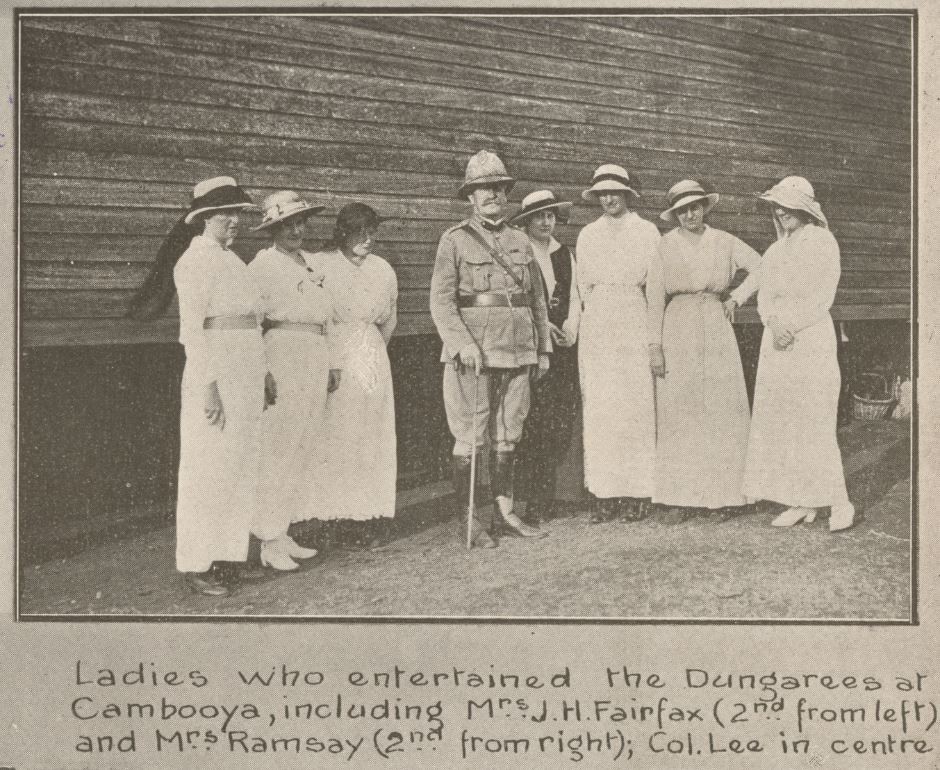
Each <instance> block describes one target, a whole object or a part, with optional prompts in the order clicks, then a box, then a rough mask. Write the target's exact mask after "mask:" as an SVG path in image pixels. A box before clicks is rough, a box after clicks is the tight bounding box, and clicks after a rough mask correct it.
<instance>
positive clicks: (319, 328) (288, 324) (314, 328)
mask: <svg viewBox="0 0 940 770" xmlns="http://www.w3.org/2000/svg"><path fill="white" fill-rule="evenodd" d="M265 326H266V327H267V328H268V329H290V330H291V331H300V332H310V333H311V334H321V335H322V334H326V327H325V326H324V325H323V324H317V323H313V322H312V321H271V320H269V321H267V322H266V323H265Z"/></svg>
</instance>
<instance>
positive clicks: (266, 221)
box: [251, 190, 326, 231]
mask: <svg viewBox="0 0 940 770" xmlns="http://www.w3.org/2000/svg"><path fill="white" fill-rule="evenodd" d="M325 208H326V206H315V205H313V204H312V203H307V201H305V200H303V199H302V198H301V197H300V196H299V195H298V194H297V193H295V192H294V191H293V190H278V191H277V192H275V193H271V194H270V195H269V196H268V197H267V198H265V199H264V202H263V203H262V204H261V209H262V211H264V216H263V218H262V220H261V224H260V225H258V226H257V227H253V228H251V229H252V230H253V231H257V230H264V229H265V228H268V227H271V226H272V225H276V224H277V223H278V222H283V221H284V220H285V219H290V217H296V216H297V215H298V214H306V215H307V216H310V215H311V214H316V213H317V212H318V211H323V209H325Z"/></svg>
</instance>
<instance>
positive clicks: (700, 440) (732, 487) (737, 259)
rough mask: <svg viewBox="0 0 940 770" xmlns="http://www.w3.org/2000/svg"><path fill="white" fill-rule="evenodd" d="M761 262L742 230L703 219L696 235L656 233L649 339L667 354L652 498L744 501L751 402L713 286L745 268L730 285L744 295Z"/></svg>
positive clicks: (689, 502)
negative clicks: (702, 227) (737, 231)
mask: <svg viewBox="0 0 940 770" xmlns="http://www.w3.org/2000/svg"><path fill="white" fill-rule="evenodd" d="M759 264H760V255H758V253H757V252H756V251H754V249H752V248H751V247H750V246H748V245H747V244H746V243H744V242H743V241H742V240H740V239H738V238H736V237H735V236H733V235H731V234H730V233H726V232H724V231H723V230H715V229H713V228H711V227H707V226H706V228H705V232H704V233H702V235H701V237H700V238H699V240H698V241H697V242H695V243H693V242H692V241H690V240H689V239H688V238H687V237H686V236H685V233H684V232H683V231H682V229H681V228H676V229H675V230H672V231H671V232H669V233H667V234H666V235H665V236H663V239H662V241H660V244H659V253H658V255H657V258H656V260H655V261H654V263H653V265H652V266H651V269H650V275H649V280H648V281H647V290H646V296H647V299H648V302H649V327H650V343H651V344H661V345H662V346H663V354H664V357H665V360H666V375H665V377H663V378H661V379H658V380H657V382H656V490H655V494H654V495H653V502H656V503H663V504H665V505H680V506H690V507H701V508H713V509H714V508H722V507H725V506H733V505H743V504H744V502H745V500H744V496H743V494H742V493H741V482H742V479H743V476H744V458H745V455H746V453H747V439H748V427H749V423H750V407H749V405H748V401H747V390H746V389H745V386H744V371H743V369H742V367H741V355H740V353H739V352H738V342H737V339H736V338H735V336H734V330H733V329H732V327H731V323H730V322H729V321H728V319H727V318H726V317H725V314H724V308H723V307H722V303H721V297H720V296H719V295H720V294H721V293H722V292H724V291H725V290H726V289H727V288H728V286H729V285H730V284H731V281H732V280H733V279H734V276H735V273H737V271H738V269H740V268H744V269H745V270H747V271H748V273H749V275H748V277H747V278H746V279H745V281H744V282H743V283H742V284H741V285H740V286H739V287H738V288H737V289H735V290H734V291H733V292H732V293H731V297H732V298H733V299H735V300H736V301H737V303H738V305H742V304H744V302H745V301H747V299H748V298H749V297H750V296H751V294H753V293H754V289H755V288H756V281H757V276H756V274H755V271H756V270H757V268H758V265H759ZM667 298H668V304H666V301H667Z"/></svg>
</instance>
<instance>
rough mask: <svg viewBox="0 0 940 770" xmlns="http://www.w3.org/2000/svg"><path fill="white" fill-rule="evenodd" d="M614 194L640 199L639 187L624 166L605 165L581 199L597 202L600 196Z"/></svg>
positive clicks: (600, 167) (595, 175) (596, 174)
mask: <svg viewBox="0 0 940 770" xmlns="http://www.w3.org/2000/svg"><path fill="white" fill-rule="evenodd" d="M612 192H613V193H630V194H631V195H632V196H633V197H634V198H639V197H640V192H639V185H638V184H637V183H636V181H635V180H633V179H631V178H630V174H629V173H628V172H627V170H626V169H625V168H624V167H623V166H617V165H615V164H614V163H605V164H604V165H603V166H599V167H598V169H597V171H595V172H594V176H593V177H592V178H591V186H590V188H588V189H587V190H585V191H584V192H582V193H581V197H582V198H584V200H586V201H596V200H597V196H598V195H603V194H604V193H612Z"/></svg>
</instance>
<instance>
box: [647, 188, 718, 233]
mask: <svg viewBox="0 0 940 770" xmlns="http://www.w3.org/2000/svg"><path fill="white" fill-rule="evenodd" d="M666 197H667V198H668V199H669V208H668V209H666V210H665V211H664V212H662V213H661V214H660V215H659V218H660V219H664V220H665V221H667V222H673V223H675V222H676V221H677V220H676V211H677V210H678V209H681V208H682V207H683V206H688V205H689V204H690V203H695V202H696V201H704V203H702V208H703V209H704V212H705V213H706V214H707V213H708V212H709V211H711V210H712V206H714V205H715V204H716V203H717V202H718V193H706V192H705V190H704V189H703V188H702V185H700V184H699V183H698V182H696V181H694V180H692V179H683V180H682V181H681V182H676V184H674V185H673V186H672V187H670V188H669V192H668V193H666Z"/></svg>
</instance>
